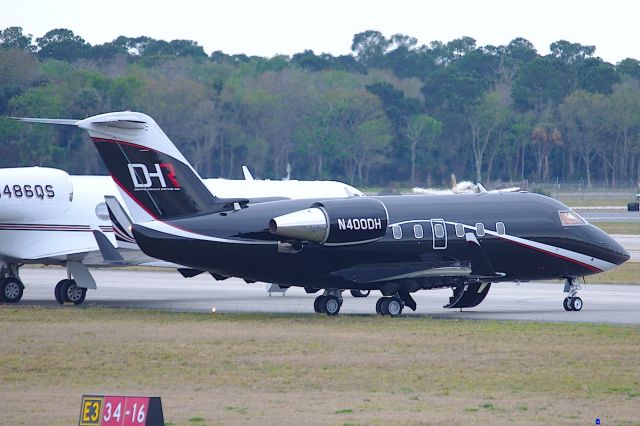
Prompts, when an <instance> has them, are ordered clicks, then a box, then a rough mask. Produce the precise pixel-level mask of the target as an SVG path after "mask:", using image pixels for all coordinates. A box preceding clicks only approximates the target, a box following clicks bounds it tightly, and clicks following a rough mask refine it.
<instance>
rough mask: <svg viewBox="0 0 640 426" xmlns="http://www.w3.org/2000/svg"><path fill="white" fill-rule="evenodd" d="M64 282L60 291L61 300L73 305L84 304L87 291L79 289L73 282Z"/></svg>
mask: <svg viewBox="0 0 640 426" xmlns="http://www.w3.org/2000/svg"><path fill="white" fill-rule="evenodd" d="M66 281H67V282H66V283H64V284H63V285H62V288H61V290H60V294H61V295H62V298H63V300H64V301H65V302H73V304H74V305H79V304H81V303H82V302H84V299H85V297H86V296H87V289H86V288H82V287H79V286H78V285H77V284H76V282H75V281H74V280H66Z"/></svg>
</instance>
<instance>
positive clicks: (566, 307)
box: [562, 297, 573, 311]
mask: <svg viewBox="0 0 640 426" xmlns="http://www.w3.org/2000/svg"><path fill="white" fill-rule="evenodd" d="M562 306H563V307H564V310H565V311H572V310H573V308H572V307H571V299H570V298H568V297H565V298H564V302H562Z"/></svg>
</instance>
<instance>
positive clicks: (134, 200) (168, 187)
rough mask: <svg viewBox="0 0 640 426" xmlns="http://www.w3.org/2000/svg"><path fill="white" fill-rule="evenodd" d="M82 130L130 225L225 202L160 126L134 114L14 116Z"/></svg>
mask: <svg viewBox="0 0 640 426" xmlns="http://www.w3.org/2000/svg"><path fill="white" fill-rule="evenodd" d="M18 120H21V121H27V122H32V123H45V124H63V125H73V126H77V127H80V128H82V129H85V130H87V132H88V133H89V136H90V137H91V140H92V141H93V143H94V144H95V146H96V148H97V149H98V152H99V153H100V156H101V157H102V159H103V161H104V163H105V165H106V166H107V169H108V170H109V173H110V174H111V177H112V178H113V180H114V181H115V182H116V184H117V186H118V189H119V190H120V193H121V195H122V197H123V199H124V202H125V204H126V206H127V208H128V210H129V212H130V213H131V216H132V217H133V220H134V222H136V223H140V222H147V221H150V220H167V219H173V218H178V217H183V216H191V215H196V214H201V213H207V212H211V211H214V210H215V208H216V207H215V206H216V205H218V206H219V205H220V203H223V204H224V203H225V201H222V200H219V199H217V198H216V197H214V196H213V195H212V194H211V192H209V190H208V189H207V188H206V186H205V185H204V183H203V182H202V179H201V178H200V176H198V173H196V171H195V170H194V169H193V167H192V166H191V165H190V164H189V162H188V161H187V160H186V158H184V156H183V155H182V154H181V153H180V151H178V149H177V148H176V146H175V145H174V144H173V143H172V142H171V141H170V140H169V138H168V137H167V135H166V134H165V133H164V132H163V131H162V129H160V126H158V125H157V124H156V122H155V121H154V120H153V119H152V118H151V117H149V116H148V115H145V114H142V113H139V112H130V111H124V112H111V113H107V114H101V115H96V116H94V117H89V118H86V119H84V120H69V119H49V118H44V119H42V118H18Z"/></svg>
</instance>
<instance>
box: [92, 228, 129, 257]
mask: <svg viewBox="0 0 640 426" xmlns="http://www.w3.org/2000/svg"><path fill="white" fill-rule="evenodd" d="M92 232H93V237H94V238H95V239H96V242H97V243H98V248H99V249H100V254H101V255H102V258H103V259H104V260H105V262H107V263H109V264H111V265H124V264H125V261H124V258H123V257H122V256H121V255H120V253H118V250H116V248H115V247H114V246H112V245H111V242H110V241H109V239H108V238H107V236H106V235H104V234H103V233H102V232H100V231H99V230H97V229H94V230H93V231H92Z"/></svg>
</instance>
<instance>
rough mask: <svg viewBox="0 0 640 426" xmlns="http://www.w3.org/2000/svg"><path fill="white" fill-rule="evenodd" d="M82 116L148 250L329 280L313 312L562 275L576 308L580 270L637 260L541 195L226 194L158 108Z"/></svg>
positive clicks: (394, 303) (254, 275)
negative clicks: (365, 300) (361, 300)
mask: <svg viewBox="0 0 640 426" xmlns="http://www.w3.org/2000/svg"><path fill="white" fill-rule="evenodd" d="M29 120H30V121H38V120H36V119H29ZM54 121H55V120H54ZM40 122H49V123H50V122H52V120H40ZM132 123H133V124H132ZM57 124H68V123H57ZM76 125H77V126H79V127H81V128H84V129H87V130H88V131H89V133H90V135H91V136H92V139H93V140H94V143H95V145H96V146H97V147H98V151H99V153H100V155H101V156H102V158H103V160H104V162H105V164H106V166H107V168H108V169H109V172H110V173H111V175H112V176H113V177H114V180H115V181H116V184H117V185H118V186H119V187H120V189H121V193H122V195H123V198H124V199H125V202H126V203H127V206H128V207H129V210H130V211H132V208H133V209H134V210H135V211H136V212H137V214H138V215H139V216H138V220H135V219H136V218H135V217H134V222H135V224H134V225H133V236H134V237H135V240H136V242H137V243H138V245H139V246H140V248H141V249H142V251H143V252H144V253H145V254H147V255H149V256H152V257H155V258H159V259H162V260H166V261H169V262H174V263H177V264H181V265H184V266H186V267H188V268H192V269H194V270H198V271H208V272H211V273H212V274H215V275H216V276H222V277H229V276H235V277H241V278H244V279H245V280H247V281H249V282H253V281H264V282H271V283H276V284H279V285H281V286H285V287H286V286H300V287H305V289H306V290H307V291H309V292H314V291H318V290H320V289H324V295H322V296H320V297H318V298H317V299H316V303H315V304H314V308H315V310H316V311H317V312H322V311H324V312H326V313H327V314H330V315H335V314H336V313H338V311H339V310H340V305H341V304H342V296H341V293H342V291H343V290H346V289H359V290H380V291H381V292H382V293H383V294H384V295H385V296H387V297H383V298H382V299H380V300H379V301H378V304H377V305H376V310H377V311H378V312H380V313H383V314H390V315H398V314H399V313H400V312H401V311H402V307H403V306H405V305H406V306H408V307H410V308H412V309H414V310H415V302H414V301H413V299H412V297H411V295H410V293H412V292H415V291H418V290H421V289H431V288H437V287H452V288H454V295H453V297H452V298H451V300H450V303H449V304H448V305H447V306H446V307H453V308H463V307H473V306H476V305H477V304H478V303H480V302H481V301H482V300H483V299H484V298H485V297H486V295H487V293H488V292H489V288H490V283H496V282H501V281H514V280H522V281H527V280H543V279H555V278H562V279H566V280H567V286H566V288H565V291H568V292H569V297H568V298H566V299H565V305H564V306H565V309H567V310H580V309H581V308H582V300H581V299H580V298H578V297H575V295H576V291H577V286H576V285H575V283H574V279H575V278H577V277H581V276H585V275H591V274H595V273H598V272H601V271H603V270H607V269H610V268H612V267H614V266H616V265H620V264H622V263H624V262H626V261H627V260H628V259H629V254H628V253H627V252H626V251H625V250H624V249H623V248H622V247H621V246H620V245H619V244H618V243H617V242H616V241H615V240H613V239H612V238H611V237H610V236H609V235H607V234H606V233H605V232H603V231H602V230H600V229H599V228H597V227H595V226H593V225H591V224H589V223H587V222H586V221H584V220H583V219H582V218H580V217H579V216H578V215H577V214H575V213H574V212H572V211H571V210H570V209H569V208H568V207H567V206H565V205H564V204H562V203H560V202H559V201H557V200H554V199H552V198H549V197H546V196H542V195H538V194H530V193H525V192H506V193H481V194H471V195H429V196H388V197H353V198H344V199H329V200H327V199H307V200H278V201H265V200H261V202H257V203H256V202H253V203H252V202H250V201H249V200H233V199H232V200H222V199H219V198H216V197H214V196H213V195H211V194H210V193H209V192H208V191H207V190H206V188H205V187H204V185H203V184H202V182H201V180H200V178H199V177H198V176H197V174H196V173H195V172H194V171H193V169H192V167H191V166H190V165H189V164H188V163H186V162H185V161H186V160H185V161H183V160H181V159H179V157H182V155H181V154H180V153H179V152H178V151H177V149H176V148H175V146H174V145H173V144H172V143H171V141H169V139H168V138H167V137H166V135H165V134H164V133H163V132H162V130H161V129H160V128H159V127H158V126H157V124H156V123H155V122H154V121H153V119H151V118H150V117H148V116H146V115H144V114H140V113H130V112H121V113H109V114H103V115H101V116H96V117H90V118H87V119H85V120H82V121H79V122H77V123H76ZM129 137H131V139H126V138H129ZM140 212H145V213H140ZM134 216H135V214H134ZM143 216H144V218H143V219H141V218H142V217H143ZM578 302H579V303H578Z"/></svg>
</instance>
